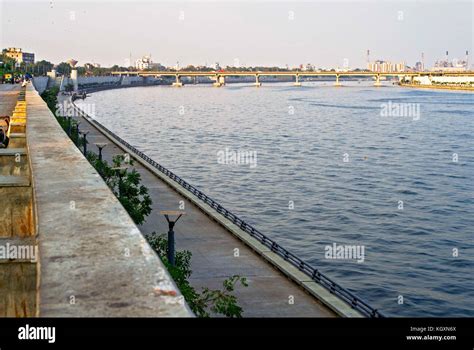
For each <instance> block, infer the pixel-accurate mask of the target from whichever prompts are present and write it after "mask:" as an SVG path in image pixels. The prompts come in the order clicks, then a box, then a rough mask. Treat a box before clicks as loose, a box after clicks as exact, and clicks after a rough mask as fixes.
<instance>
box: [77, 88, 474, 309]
mask: <svg viewBox="0 0 474 350" xmlns="http://www.w3.org/2000/svg"><path fill="white" fill-rule="evenodd" d="M331 84H332V83H330V82H313V83H310V82H306V83H304V84H303V86H302V87H294V86H292V85H291V84H290V83H286V84H283V83H281V84H264V85H263V86H262V87H261V88H255V87H253V86H250V85H244V84H232V85H227V86H226V87H223V88H212V87H211V86H209V85H187V86H185V87H184V88H181V89H178V88H171V87H168V86H156V87H137V88H130V89H119V90H109V91H102V92H98V93H94V94H92V95H91V97H89V98H87V99H86V100H85V101H84V102H83V103H85V104H86V105H85V106H84V107H91V106H93V107H94V113H93V114H95V117H96V118H97V119H98V120H99V121H100V122H101V123H103V124H104V125H105V126H106V127H108V128H110V129H111V130H113V131H114V132H116V133H117V134H119V135H120V136H121V137H123V138H124V139H126V140H127V141H129V142H130V143H131V144H133V145H135V146H137V147H138V148H139V149H140V150H142V151H144V152H145V153H146V154H148V155H149V156H150V157H152V158H153V159H154V160H156V161H157V162H159V163H160V164H162V165H163V166H165V167H167V168H169V169H170V170H172V171H174V172H175V173H176V174H177V175H179V176H181V177H183V178H184V179H185V180H187V181H188V182H190V183H191V184H193V185H195V186H196V187H197V188H199V189H201V190H202V191H203V192H204V193H206V194H208V195H209V196H211V197H212V198H214V199H215V200H217V201H218V202H220V203H221V204H222V205H224V206H225V207H226V208H228V209H230V210H231V211H233V212H234V213H236V214H237V215H239V216H240V217H242V218H243V219H245V220H246V221H247V222H249V223H251V224H252V225H254V226H255V227H256V228H258V229H259V230H260V231H262V232H263V233H264V234H266V235H268V236H270V237H271V238H273V239H274V240H276V241H277V242H279V243H280V244H281V245H282V246H283V247H285V248H287V249H288V250H290V251H292V252H294V253H296V254H297V255H298V256H300V257H301V258H303V259H304V260H306V261H308V262H309V263H311V264H312V265H313V266H315V267H317V268H319V269H320V270H321V271H322V272H323V273H325V274H327V275H328V276H330V277H331V278H333V279H334V280H335V281H336V282H338V283H340V284H341V285H342V286H344V287H346V288H349V289H350V290H351V291H353V292H355V293H356V294H357V295H359V296H361V297H362V298H363V299H365V300H366V301H368V302H369V304H371V305H372V306H374V307H376V308H379V309H380V310H382V311H384V312H385V313H387V314H388V315H392V316H471V317H472V316H474V281H473V271H474V243H473V242H474V240H473V238H474V231H473V227H474V154H473V152H474V138H473V135H474V116H473V107H474V99H473V95H472V94H470V93H463V92H452V91H442V90H414V89H406V88H399V87H396V86H391V85H388V83H386V84H387V85H386V86H384V87H381V88H375V87H373V86H372V85H371V83H369V82H346V83H345V86H344V87H342V88H335V87H333V86H331ZM89 110H90V109H89ZM234 152H235V153H234ZM245 152H247V153H245ZM232 154H234V155H242V157H241V158H238V160H240V164H234V163H235V162H234V161H233V160H234V159H232V157H231V155H232ZM244 156H246V157H244ZM236 159H237V158H236ZM237 163H238V162H237ZM334 244H336V247H342V248H345V247H349V248H350V246H354V248H356V249H358V250H354V251H357V252H358V253H359V255H357V256H356V257H355V258H354V256H352V257H351V256H348V255H339V256H337V255H336V256H328V254H327V252H328V250H329V248H328V247H334ZM339 249H341V248H339ZM362 249H363V250H362ZM331 257H332V258H331ZM337 257H341V258H344V259H336V258H337Z"/></svg>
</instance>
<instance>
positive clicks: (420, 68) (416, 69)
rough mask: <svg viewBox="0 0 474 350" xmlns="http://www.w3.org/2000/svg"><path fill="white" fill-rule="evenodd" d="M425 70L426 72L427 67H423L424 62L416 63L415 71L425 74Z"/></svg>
mask: <svg viewBox="0 0 474 350" xmlns="http://www.w3.org/2000/svg"><path fill="white" fill-rule="evenodd" d="M424 70H425V67H424V66H423V63H422V62H416V63H415V71H417V72H423V71H424Z"/></svg>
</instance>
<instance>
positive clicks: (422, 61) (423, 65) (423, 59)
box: [421, 52, 425, 72]
mask: <svg viewBox="0 0 474 350" xmlns="http://www.w3.org/2000/svg"><path fill="white" fill-rule="evenodd" d="M421 71H422V72H424V71H425V53H424V52H422V53H421Z"/></svg>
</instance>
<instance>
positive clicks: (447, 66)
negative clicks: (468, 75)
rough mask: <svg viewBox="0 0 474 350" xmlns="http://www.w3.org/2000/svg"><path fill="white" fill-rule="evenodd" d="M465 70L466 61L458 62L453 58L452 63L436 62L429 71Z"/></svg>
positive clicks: (466, 66) (446, 61)
mask: <svg viewBox="0 0 474 350" xmlns="http://www.w3.org/2000/svg"><path fill="white" fill-rule="evenodd" d="M467 69H468V63H467V59H465V60H458V59H457V58H454V59H453V60H452V61H449V60H448V59H445V60H438V61H436V62H435V64H434V67H433V68H432V69H431V70H432V71H436V72H459V71H465V70H467Z"/></svg>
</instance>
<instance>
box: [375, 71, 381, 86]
mask: <svg viewBox="0 0 474 350" xmlns="http://www.w3.org/2000/svg"><path fill="white" fill-rule="evenodd" d="M374 86H377V87H378V86H382V84H381V83H380V74H377V75H376V80H375V83H374Z"/></svg>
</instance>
